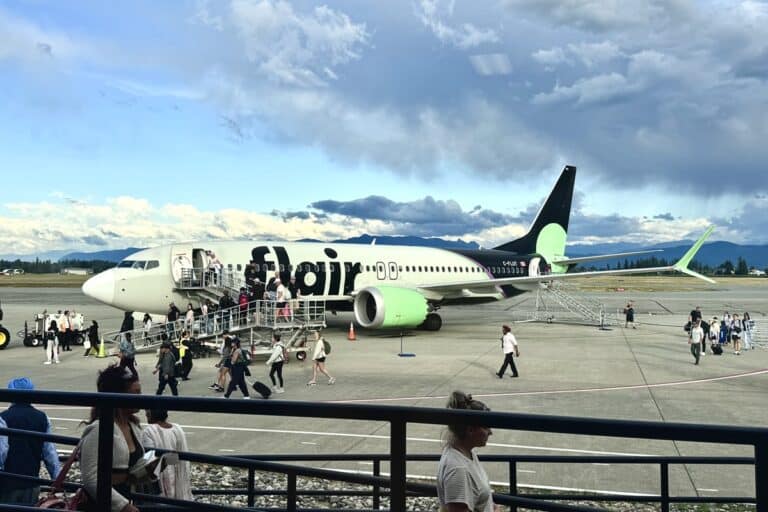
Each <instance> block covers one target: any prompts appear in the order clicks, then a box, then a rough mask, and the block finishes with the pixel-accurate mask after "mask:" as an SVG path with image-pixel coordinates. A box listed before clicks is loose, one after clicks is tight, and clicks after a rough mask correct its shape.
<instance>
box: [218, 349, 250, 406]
mask: <svg viewBox="0 0 768 512" xmlns="http://www.w3.org/2000/svg"><path fill="white" fill-rule="evenodd" d="M249 362H250V356H249V355H248V351H247V350H245V349H243V348H241V347H240V338H238V337H237V336H235V338H234V339H233V340H232V365H231V366H232V369H231V371H232V379H231V380H230V381H229V386H228V387H227V392H226V393H224V398H229V395H231V394H232V392H233V391H234V390H235V388H236V387H239V388H240V391H241V392H242V393H243V398H244V399H246V400H248V399H250V398H251V397H250V395H249V394H248V386H247V385H246V384H245V370H246V368H248V363H249Z"/></svg>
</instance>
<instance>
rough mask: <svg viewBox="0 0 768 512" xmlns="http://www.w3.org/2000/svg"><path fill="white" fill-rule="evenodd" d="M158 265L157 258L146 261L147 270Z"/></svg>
mask: <svg viewBox="0 0 768 512" xmlns="http://www.w3.org/2000/svg"><path fill="white" fill-rule="evenodd" d="M158 267H160V262H159V261H157V260H152V261H148V262H147V270H152V269H153V268H158Z"/></svg>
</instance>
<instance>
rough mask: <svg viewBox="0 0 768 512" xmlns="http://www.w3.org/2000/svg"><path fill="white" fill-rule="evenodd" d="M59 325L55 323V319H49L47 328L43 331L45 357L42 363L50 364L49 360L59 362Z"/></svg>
mask: <svg viewBox="0 0 768 512" xmlns="http://www.w3.org/2000/svg"><path fill="white" fill-rule="evenodd" d="M60 332H61V331H59V327H58V326H57V325H56V320H51V323H50V325H49V326H48V330H47V331H45V357H46V361H45V362H44V363H43V364H51V360H53V362H54V363H56V364H59V335H60Z"/></svg>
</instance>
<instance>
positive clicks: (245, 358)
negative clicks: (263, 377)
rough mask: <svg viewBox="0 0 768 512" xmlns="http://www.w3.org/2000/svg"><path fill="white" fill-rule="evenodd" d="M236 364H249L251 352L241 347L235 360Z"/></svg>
mask: <svg viewBox="0 0 768 512" xmlns="http://www.w3.org/2000/svg"><path fill="white" fill-rule="evenodd" d="M237 364H242V365H244V366H248V365H249V364H251V353H250V352H248V350H246V349H244V348H241V349H240V359H238V360H237Z"/></svg>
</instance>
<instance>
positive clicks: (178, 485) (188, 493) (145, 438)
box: [141, 409, 194, 501]
mask: <svg viewBox="0 0 768 512" xmlns="http://www.w3.org/2000/svg"><path fill="white" fill-rule="evenodd" d="M147 423H148V425H147V426H146V427H145V428H144V430H143V431H142V433H141V444H142V445H143V446H144V448H146V449H150V448H160V449H162V450H169V451H173V452H186V451H189V448H188V447H187V436H186V435H185V434H184V430H182V428H181V427H180V426H179V425H176V424H174V423H170V422H169V421H168V411H166V410H165V409H151V410H147ZM189 475H190V463H189V461H188V460H180V461H178V463H176V464H173V465H169V466H166V468H165V469H163V471H162V472H161V473H160V478H159V481H158V483H159V484H160V494H161V495H162V496H165V497H167V498H175V499H177V500H187V501H194V497H193V496H192V489H191V486H190V477H189Z"/></svg>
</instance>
